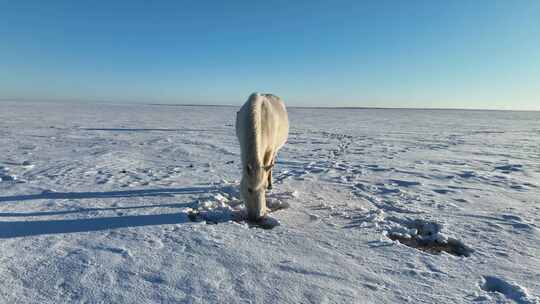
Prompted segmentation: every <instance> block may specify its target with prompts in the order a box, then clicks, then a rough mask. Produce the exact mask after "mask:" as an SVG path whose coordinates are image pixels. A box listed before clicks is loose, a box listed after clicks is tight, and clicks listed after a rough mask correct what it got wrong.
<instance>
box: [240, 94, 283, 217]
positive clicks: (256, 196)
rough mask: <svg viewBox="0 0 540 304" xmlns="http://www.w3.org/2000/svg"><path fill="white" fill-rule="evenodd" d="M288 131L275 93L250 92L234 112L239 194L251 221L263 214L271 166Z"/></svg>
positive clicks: (265, 210) (270, 187) (269, 187)
mask: <svg viewBox="0 0 540 304" xmlns="http://www.w3.org/2000/svg"><path fill="white" fill-rule="evenodd" d="M288 134H289V118H288V115H287V110H286V109H285V104H284V103H283V101H282V100H281V98H279V97H277V96H275V95H271V94H259V93H253V94H251V96H249V98H248V100H247V101H246V103H245V104H244V105H243V106H242V108H240V111H238V112H237V113H236V136H237V137H238V141H239V142H240V150H241V157H242V182H241V183H240V193H241V195H242V197H243V199H244V201H245V205H246V209H247V213H248V218H249V219H250V220H252V221H256V220H260V219H261V218H263V217H264V216H265V215H266V212H267V207H266V197H265V195H266V189H272V167H273V166H274V162H275V159H276V154H277V152H278V150H279V149H280V148H281V147H283V145H284V144H285V142H286V141H287V136H288Z"/></svg>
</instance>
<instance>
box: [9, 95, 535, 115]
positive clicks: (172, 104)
mask: <svg viewBox="0 0 540 304" xmlns="http://www.w3.org/2000/svg"><path fill="white" fill-rule="evenodd" d="M9 101H15V102H16V101H20V102H28V103H31V102H41V103H73V102H76V103H79V104H80V103H98V104H114V105H147V106H171V107H174V106H178V107H239V106H241V105H242V104H238V105H234V104H213V103H201V104H195V103H161V102H159V103H153V102H152V103H148V102H142V101H114V100H106V99H103V100H97V99H96V100H94V99H27V98H0V102H9ZM287 108H291V109H335V110H434V111H443V110H450V111H505V112H540V109H493V108H459V107H455V108H453V107H447V108H445V107H384V106H295V105H287Z"/></svg>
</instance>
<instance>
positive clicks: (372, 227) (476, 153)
mask: <svg viewBox="0 0 540 304" xmlns="http://www.w3.org/2000/svg"><path fill="white" fill-rule="evenodd" d="M236 110H237V109H236V108H235V107H191V106H166V105H96V104H93V105H90V104H60V103H18V102H2V103H0V282H1V284H2V287H1V288H0V302H1V303H407V302H408V303H540V300H539V297H540V112H502V111H457V110H446V111H441V110H377V109H370V110H367V109H333V110H331V109H300V108H291V109H289V115H290V121H291V133H290V136H289V141H288V143H287V144H286V145H285V147H284V148H283V149H282V151H281V152H280V154H279V155H278V163H277V165H276V167H275V169H274V170H275V171H274V176H275V185H274V189H273V190H272V191H271V192H270V193H269V198H270V199H269V202H270V204H271V205H272V206H273V207H275V208H274V209H276V210H275V211H274V212H272V213H271V217H272V218H273V219H274V220H275V221H279V225H277V226H275V227H274V228H273V229H263V227H258V226H253V225H249V224H248V223H246V222H245V221H243V220H242V218H241V217H242V210H241V209H242V205H241V201H240V200H239V197H238V191H237V185H238V180H239V178H240V167H239V147H238V144H237V142H236V138H235V135H234V117H235V112H236ZM265 228H268V227H265ZM396 237H399V240H406V239H413V238H415V237H417V238H420V239H433V240H434V241H436V242H439V243H442V244H445V243H446V244H449V242H454V243H457V244H458V245H459V246H461V249H460V250H459V251H460V253H461V254H458V255H454V254H450V253H446V252H442V253H440V254H434V252H426V251H422V250H419V249H415V248H412V247H409V246H406V245H404V244H402V243H400V242H399V241H398V240H397V238H396ZM392 239H395V240H392Z"/></svg>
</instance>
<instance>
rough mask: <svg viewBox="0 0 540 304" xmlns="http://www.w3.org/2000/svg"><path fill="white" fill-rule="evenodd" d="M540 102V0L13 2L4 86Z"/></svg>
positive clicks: (176, 95) (13, 90)
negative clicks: (256, 92)
mask: <svg viewBox="0 0 540 304" xmlns="http://www.w3.org/2000/svg"><path fill="white" fill-rule="evenodd" d="M253 91H261V92H272V93H275V94H278V95H281V96H282V97H284V99H285V100H286V102H287V103H289V104H293V105H301V106H377V107H458V108H490V109H536V110H540V1H536V0H531V1H525V0H523V1H495V0H491V1H482V0H475V1H452V0H448V1H358V0H356V1H54V0H52V1H4V0H0V98H2V99H21V100H25V99H26V100H45V99H50V100H74V101H103V100H106V101H114V102H162V103H205V104H208V103H210V104H240V103H242V102H243V101H244V100H245V99H246V97H247V96H248V95H249V94H250V93H251V92H253Z"/></svg>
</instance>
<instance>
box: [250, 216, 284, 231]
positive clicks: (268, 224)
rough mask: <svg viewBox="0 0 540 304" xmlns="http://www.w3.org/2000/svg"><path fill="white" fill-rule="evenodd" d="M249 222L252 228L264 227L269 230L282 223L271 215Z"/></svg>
mask: <svg viewBox="0 0 540 304" xmlns="http://www.w3.org/2000/svg"><path fill="white" fill-rule="evenodd" d="M247 223H248V225H249V227H250V228H262V229H267V230H268V229H273V228H275V227H277V226H279V225H281V224H280V223H279V221H278V220H276V219H275V218H273V217H270V216H265V217H263V218H262V219H260V220H258V221H248V222H247Z"/></svg>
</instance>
